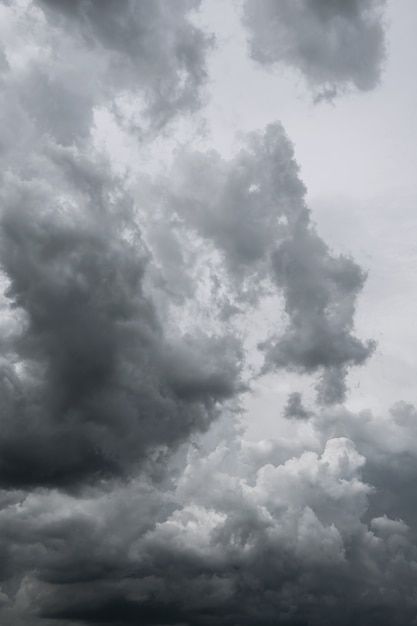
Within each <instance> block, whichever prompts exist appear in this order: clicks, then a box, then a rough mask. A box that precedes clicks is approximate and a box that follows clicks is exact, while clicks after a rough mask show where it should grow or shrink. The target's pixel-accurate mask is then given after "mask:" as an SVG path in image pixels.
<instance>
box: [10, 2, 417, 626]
mask: <svg viewBox="0 0 417 626" xmlns="http://www.w3.org/2000/svg"><path fill="white" fill-rule="evenodd" d="M208 5H210V0H208V3H207V2H200V1H199V0H178V1H177V0H176V2H170V1H168V0H166V1H164V0H139V1H133V0H132V1H131V0H126V1H125V0H122V1H121V0H117V1H116V0H97V1H95V0H74V1H72V2H70V1H68V0H37V1H31V0H19V2H16V3H13V2H9V1H5V0H4V1H3V2H1V3H0V30H1V34H2V46H3V48H4V51H3V52H2V53H1V56H0V82H1V87H2V89H1V95H0V98H1V105H2V106H1V111H2V113H1V115H2V122H3V123H2V124H1V128H0V148H1V151H0V160H1V166H2V167H1V171H0V177H1V189H0V204H1V211H0V266H1V275H0V286H1V294H0V330H1V335H0V426H1V428H0V621H1V622H2V623H5V624H10V625H11V626H23V625H25V626H45V624H51V626H82V625H84V626H88V625H90V624H91V625H93V624H96V625H97V624H99V625H103V626H104V625H106V624H107V625H109V624H110V625H114V626H127V625H128V624H141V625H142V624H143V625H144V626H148V625H149V626H150V625H152V624H154V625H155V626H168V625H172V626H211V625H212V626H237V625H239V626H281V625H282V626H285V625H287V626H323V625H326V624H328V625H329V626H335V625H340V626H351V625H352V624H358V625H359V626H412V624H415V623H416V619H417V618H416V615H417V598H416V593H415V588H416V582H417V580H416V578H417V548H416V539H417V514H416V510H415V505H414V485H415V482H416V479H417V446H416V444H415V441H416V440H417V437H416V435H417V431H416V429H417V426H416V424H417V411H416V408H415V406H414V405H413V404H412V403H410V402H404V401H398V402H396V403H395V404H393V406H392V407H391V409H390V410H389V411H381V412H379V413H378V411H371V410H366V409H363V410H360V409H356V408H354V407H352V406H349V387H350V384H351V380H350V379H349V377H350V376H351V374H352V371H354V369H355V368H356V367H358V366H363V367H366V366H367V364H368V361H369V360H370V358H371V356H372V355H373V353H374V351H375V349H376V343H375V342H374V341H373V339H372V338H371V339H368V338H367V337H366V336H363V334H364V333H362V332H360V331H359V330H358V328H357V325H356V323H355V322H356V320H355V317H356V308H357V303H358V299H359V298H360V296H361V292H362V290H363V288H364V286H365V283H366V278H367V274H366V272H365V271H364V270H363V269H362V268H361V267H360V265H359V263H357V262H356V261H355V260H354V259H353V257H352V256H350V255H349V254H348V253H343V254H340V253H339V252H338V251H337V250H334V249H333V247H332V246H330V245H329V244H328V243H326V241H325V239H324V238H323V236H322V234H321V231H320V230H319V229H318V227H317V226H316V224H315V221H314V216H313V215H312V213H311V211H310V208H309V202H308V196H307V189H306V186H305V185H304V183H303V181H302V179H301V174H300V169H299V165H298V163H297V159H296V151H295V148H294V146H293V144H292V142H291V139H290V138H289V137H288V136H287V134H286V131H285V129H284V127H283V126H282V125H281V124H280V123H279V122H276V121H272V122H271V121H269V122H271V123H266V124H265V125H263V126H262V128H256V127H255V128H253V130H252V131H250V132H246V133H240V135H239V137H238V147H237V148H236V149H232V150H230V153H229V154H227V150H224V151H222V150H221V149H219V147H218V145H217V146H215V147H210V146H209V148H207V147H206V146H207V143H210V133H209V132H208V130H207V129H208V126H209V122H208V119H207V118H206V117H205V116H206V113H207V111H206V110H205V109H204V102H205V98H206V93H207V92H206V90H207V86H209V89H213V83H212V82H210V81H211V77H210V74H209V72H210V71H213V70H212V69H211V70H210V67H212V66H211V65H210V61H209V55H210V52H211V51H212V50H213V47H214V41H215V36H214V35H213V34H212V33H210V32H209V29H208V28H207V27H206V26H203V24H206V22H207V20H208V21H209V15H210V9H211V8H212V7H210V6H208ZM219 6H220V5H219ZM382 7H383V3H382V2H373V1H371V0H369V1H365V2H362V3H359V2H354V1H352V2H351V1H350V0H349V1H348V2H344V3H341V2H331V1H326V2H324V1H315V0H314V1H312V2H309V3H307V2H302V1H300V2H298V1H297V2H295V1H294V2H287V1H286V0H282V2H281V1H280V2H272V1H270V0H265V1H264V2H262V3H255V2H252V1H251V0H246V1H245V2H244V3H243V10H244V22H245V27H246V29H247V30H248V32H249V38H250V53H251V56H252V58H254V59H255V60H257V61H259V62H260V63H261V64H265V65H274V64H275V63H277V62H280V63H281V62H282V63H284V64H286V65H287V66H291V67H294V68H297V69H298V70H299V71H301V73H302V74H303V75H304V76H305V77H306V79H307V81H308V83H309V85H310V87H311V88H312V90H313V92H314V94H315V96H317V97H330V96H331V95H332V94H333V95H334V94H336V93H338V94H341V93H342V91H344V90H345V89H346V88H347V87H349V86H352V85H353V86H354V87H356V88H358V89H359V90H362V91H366V90H368V89H371V88H372V87H374V86H375V85H376V84H377V82H378V80H379V77H380V70H381V65H382V62H383V58H384V48H385V44H384V37H385V34H384V28H383V22H382V17H381V11H382ZM218 10H220V11H221V9H218ZM234 10H235V11H238V7H236V8H235V9H234ZM199 11H201V13H198V12H199ZM220 17H221V18H222V17H223V14H221V15H220ZM236 20H237V21H238V20H240V17H239V16H238V14H237V13H236ZM219 45H221V43H219ZM242 49H243V48H242ZM246 88H247V85H246ZM278 113H279V112H278ZM191 119H193V120H194V121H195V120H197V121H198V124H197V125H196V126H195V127H194V130H193V132H194V133H195V134H194V135H192V139H191V140H190V138H189V136H187V137H185V138H184V135H186V132H185V131H184V127H181V124H183V123H185V124H186V123H187V122H189V121H190V120H191ZM103 120H104V121H103ZM196 128H198V130H196ZM128 140H129V141H130V142H131V143H130V144H129V145H130V146H131V145H132V144H133V146H134V149H132V150H131V151H130V152H129V150H125V148H126V145H127V143H128ZM126 154H128V157H126ZM297 158H298V155H297ZM148 161H149V162H148ZM147 166H148V167H147ZM336 201H337V200H335V202H336ZM288 381H289V382H288ZM262 386H264V388H266V387H268V389H269V390H270V389H271V387H272V389H273V390H274V391H275V388H276V396H280V398H279V399H280V400H282V402H281V404H280V407H281V408H279V407H278V408H276V407H272V408H273V409H274V411H275V413H274V417H273V419H274V424H273V426H274V436H272V437H263V436H261V435H259V432H260V431H259V432H256V427H257V425H258V424H257V423H258V421H259V422H261V419H262V417H263V416H262V415H261V414H260V412H261V411H263V410H264V404H262V398H261V400H259V394H262ZM311 391H312V393H311ZM251 402H252V403H253V405H252V407H253V406H254V407H255V408H251V406H250V403H251ZM275 409H276V410H275ZM251 427H252V430H251ZM254 432H255V436H254Z"/></svg>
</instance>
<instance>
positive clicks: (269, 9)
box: [243, 0, 385, 99]
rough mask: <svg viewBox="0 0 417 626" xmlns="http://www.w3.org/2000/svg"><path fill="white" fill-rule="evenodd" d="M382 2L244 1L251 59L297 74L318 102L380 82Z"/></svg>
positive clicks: (366, 0) (321, 0) (383, 42)
mask: <svg viewBox="0 0 417 626" xmlns="http://www.w3.org/2000/svg"><path fill="white" fill-rule="evenodd" d="M383 5H384V1H383V0H365V1H363V0H296V1H295V2H293V1H292V0H266V1H265V2H257V1H256V0H245V2H244V5H243V7H244V8H243V11H244V23H245V25H246V27H247V29H248V32H249V47H250V54H251V56H252V57H253V59H254V60H255V61H257V62H259V63H260V64H262V65H266V66H271V65H274V64H276V63H281V64H284V65H288V66H290V67H293V68H295V69H296V70H298V71H299V72H300V73H301V74H302V75H303V76H304V77H305V79H306V80H307V82H308V84H309V85H310V87H311V88H312V89H313V91H314V93H315V95H316V97H317V98H319V99H320V98H325V99H331V98H333V97H334V96H336V95H337V94H338V93H339V92H340V91H341V90H344V89H345V88H346V87H350V86H353V87H355V88H357V89H359V90H361V91H367V90H369V89H372V88H374V87H375V85H376V84H377V83H378V81H379V77H380V73H381V66H382V62H383V60H384V55H385V36H384V27H383V21H382V16H381V13H382V8H383Z"/></svg>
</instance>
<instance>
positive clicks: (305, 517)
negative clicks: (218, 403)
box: [0, 408, 417, 626]
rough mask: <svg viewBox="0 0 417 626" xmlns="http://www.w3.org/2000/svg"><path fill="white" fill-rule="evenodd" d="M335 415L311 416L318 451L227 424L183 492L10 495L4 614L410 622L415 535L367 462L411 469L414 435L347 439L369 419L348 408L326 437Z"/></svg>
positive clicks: (82, 619)
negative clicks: (370, 447) (399, 460)
mask: <svg viewBox="0 0 417 626" xmlns="http://www.w3.org/2000/svg"><path fill="white" fill-rule="evenodd" d="M396 410H397V409H396ZM400 411H401V415H404V410H403V408H401V409H400ZM334 418H335V416H334V415H333V419H332V417H331V415H330V414H328V415H326V414H322V415H320V416H317V418H315V419H317V422H316V423H315V424H316V425H315V428H316V427H317V430H315V434H316V436H317V439H316V442H315V444H314V446H311V445H310V446H306V445H305V443H303V442H302V440H301V438H300V439H299V441H298V442H296V441H294V440H293V441H291V442H289V441H288V442H284V441H283V442H278V441H275V442H274V441H264V442H259V443H253V442H248V441H245V440H244V439H243V440H242V439H240V441H239V439H238V438H237V437H236V435H237V434H238V432H233V431H232V430H231V429H230V428H229V435H228V436H227V435H226V434H225V430H224V429H223V430H222V429H220V430H219V432H218V433H217V436H214V441H213V437H212V441H211V442H210V440H208V439H207V438H204V439H202V440H200V442H199V446H198V447H196V446H193V447H191V448H190V449H189V451H188V455H187V457H186V459H185V462H184V463H185V464H184V466H183V467H182V468H181V472H180V474H179V475H178V479H177V480H176V481H175V486H174V487H172V486H171V487H170V486H168V485H160V486H159V487H157V486H156V485H151V484H149V483H148V482H146V481H143V480H137V481H134V482H132V483H131V484H129V485H127V486H124V487H120V488H119V489H116V490H113V491H112V492H111V493H105V494H102V495H98V496H91V495H90V496H89V495H86V496H85V497H83V498H74V497H72V496H69V495H66V496H64V495H62V494H59V493H58V492H54V491H50V492H48V493H45V492H44V493H35V494H33V495H30V496H27V497H26V498H24V499H22V495H20V494H19V493H16V494H13V495H12V494H10V495H9V496H4V502H3V508H2V512H1V514H0V528H1V531H2V532H1V536H2V537H3V538H4V542H5V543H4V544H3V547H2V550H3V554H4V559H3V561H2V563H3V576H5V577H7V575H8V573H9V572H10V571H13V572H14V574H15V576H16V577H17V579H18V580H20V583H19V585H20V586H19V593H18V594H17V596H16V600H15V601H14V602H10V601H9V600H8V596H7V595H6V596H5V608H4V614H5V616H9V619H10V616H12V619H17V617H18V615H19V614H21V613H22V611H24V610H27V607H28V606H30V607H31V609H32V611H35V612H36V613H37V615H38V616H44V617H45V618H46V617H47V618H49V619H55V620H56V623H57V624H66V623H71V624H72V623H74V624H78V623H82V624H90V623H91V624H93V623H94V624H96V623H98V624H131V623H144V624H187V625H190V626H191V625H193V626H194V625H197V626H199V625H200V624H201V625H207V624H213V625H214V624H216V625H221V626H222V625H223V624H224V625H232V624H248V625H253V624H261V625H265V626H272V624H288V625H291V626H294V625H295V624H297V625H298V624H312V625H314V626H315V625H317V626H318V625H319V624H320V625H321V624H329V625H330V624H342V625H343V626H349V625H350V624H352V623H358V624H361V625H363V626H365V625H366V626H370V625H371V626H373V625H374V624H375V626H376V625H377V624H383V625H387V626H388V625H389V624H393V625H394V626H401V625H403V624H412V623H413V619H414V616H415V614H416V611H417V601H416V598H415V592H414V589H415V584H416V575H417V569H416V566H417V560H416V559H417V551H416V548H415V545H414V531H413V530H412V528H410V526H409V524H408V523H407V522H406V521H403V520H401V519H399V518H398V517H397V516H396V515H389V514H387V513H385V512H381V510H379V507H381V506H383V505H384V504H385V498H386V496H388V495H389V493H390V491H391V486H390V485H389V484H386V485H385V486H383V485H379V488H378V490H375V488H374V487H373V485H372V484H369V483H368V482H367V481H366V477H367V476H368V477H369V474H368V473H367V470H366V466H367V463H368V462H369V461H370V462H371V464H372V463H373V462H374V461H373V458H375V457H377V456H378V455H382V453H384V454H385V455H388V459H389V458H390V456H391V454H392V449H393V448H394V447H396V448H397V452H398V453H404V452H405V450H406V448H407V449H408V450H409V453H410V454H411V457H410V458H412V463H413V464H414V468H415V467H416V460H417V457H416V451H415V449H414V448H415V446H414V448H413V447H412V446H411V445H410V444H409V443H407V442H406V440H407V439H408V441H410V435H411V431H410V430H409V428H410V427H409V426H405V425H401V426H394V427H392V428H393V430H392V435H393V436H392V437H391V442H390V444H389V446H388V447H387V445H386V444H384V443H382V442H381V443H382V446H381V444H380V443H379V441H378V432H379V426H377V421H375V423H374V425H373V426H372V425H371V426H370V425H369V421H368V425H367V426H365V428H364V429H363V430H362V436H361V437H359V439H358V447H356V445H355V444H354V443H353V442H352V440H351V439H350V438H348V437H347V436H343V435H341V434H340V433H341V432H343V431H344V432H347V430H349V422H351V420H352V419H353V422H355V421H356V423H357V428H359V429H360V428H361V424H362V423H363V416H362V418H361V416H352V415H351V416H350V417H349V419H348V415H347V414H346V413H345V414H339V416H338V417H337V429H338V430H339V436H331V435H330V436H329V435H328V434H326V430H327V429H332V428H335V419H334ZM326 424H327V426H326ZM390 428H391V427H390ZM402 428H405V429H406V430H405V431H404V432H403V433H402V432H401V429H402ZM366 430H367V431H368V433H369V437H373V440H374V442H375V441H376V445H375V451H374V453H373V454H372V453H371V454H370V455H369V459H368V461H367V459H366V457H365V456H364V451H365V448H366V438H367V437H366V435H365V432H366ZM213 434H214V433H213ZM219 434H220V437H221V439H220V440H219ZM368 442H369V439H368ZM297 446H298V449H297ZM390 447H391V452H390V450H389V448H390ZM360 450H362V452H361V451H360ZM386 459H387V456H386ZM388 464H389V461H388V460H386V461H385V465H386V466H387V465H388ZM161 487H162V488H161ZM407 496H408V494H407V492H406V491H400V492H399V493H397V494H396V498H397V503H398V501H400V500H401V497H403V498H406V497H407ZM407 521H409V520H407ZM23 573H24V574H25V576H24V577H23V578H22V574H23ZM8 589H9V586H8V585H6V588H5V590H6V592H7V590H8ZM52 623H54V622H52Z"/></svg>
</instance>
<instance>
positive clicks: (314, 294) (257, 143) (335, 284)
mask: <svg viewBox="0 0 417 626" xmlns="http://www.w3.org/2000/svg"><path fill="white" fill-rule="evenodd" d="M172 179H173V180H174V181H176V183H175V184H176V186H177V189H176V190H175V193H174V197H173V199H172V202H171V205H172V206H173V207H174V208H176V210H177V212H178V216H179V219H180V220H182V221H183V222H184V223H185V224H186V226H187V228H189V227H190V226H191V227H194V228H195V230H196V232H197V233H198V234H199V235H200V236H201V237H203V238H204V239H206V240H208V241H210V242H211V243H212V245H213V246H214V248H215V249H216V250H217V251H219V252H220V254H221V255H222V256H223V258H224V260H225V262H226V266H227V269H228V273H229V276H231V279H232V282H233V283H234V284H235V286H236V289H237V291H238V292H239V293H238V295H237V301H236V303H237V304H238V303H239V302H241V301H242V299H243V300H245V299H246V298H248V297H250V298H252V299H253V297H254V294H255V292H257V290H258V289H259V287H260V286H261V285H262V284H265V281H269V283H270V285H272V289H276V290H277V291H278V293H279V294H280V295H282V296H283V298H284V310H285V313H286V316H287V324H286V327H285V328H284V330H283V332H281V333H278V332H277V333H276V334H275V336H271V337H268V338H265V339H264V341H263V342H261V344H260V346H261V349H262V350H263V351H264V352H265V358H266V362H265V369H266V370H267V369H269V368H284V369H288V370H295V371H299V372H304V373H313V372H320V373H321V382H320V383H319V386H318V394H319V399H320V401H321V402H322V403H323V404H332V403H335V402H341V401H342V400H343V398H344V396H345V392H346V388H345V382H344V380H345V376H346V373H347V369H348V368H349V367H350V366H352V365H360V364H362V363H364V361H365V360H366V359H367V358H368V357H369V356H370V354H371V353H372V351H373V349H374V343H373V342H372V341H368V342H363V341H361V340H360V339H358V338H357V337H355V335H354V313H355V304H356V299H357V296H358V294H359V293H360V291H361V289H362V286H363V283H364V280H365V275H364V273H363V272H362V270H361V269H360V267H359V266H358V265H357V264H356V263H355V262H354V261H353V260H352V259H351V258H349V257H346V256H343V255H338V256H337V255H335V254H333V253H332V252H331V251H330V250H329V248H328V246H327V245H326V244H325V242H324V241H323V240H322V239H321V237H320V236H319V235H318V233H317V232H316V230H315V227H314V224H313V223H312V221H311V218H310V213H309V210H308V208H307V206H306V203H305V187H304V185H303V183H302V182H301V180H300V178H299V175H298V166H297V164H296V162H295V159H294V153H293V147H292V145H291V143H290V141H289V140H288V138H287V137H286V135H285V132H284V130H283V128H282V126H281V125H280V124H271V125H270V126H268V127H267V128H266V129H265V131H264V132H259V133H253V134H251V135H249V136H248V137H247V138H246V142H245V145H244V147H243V148H242V150H241V151H240V152H239V153H238V154H237V155H236V156H235V157H234V158H233V159H231V160H230V161H224V160H223V159H222V158H221V157H220V156H219V155H217V154H215V153H214V152H211V153H209V154H198V153H197V154H196V153H191V154H183V155H180V157H179V160H178V163H177V164H176V166H175V168H174V172H173V175H172ZM166 193H169V192H166ZM171 193H172V192H171ZM171 205H170V206H171ZM180 223H181V222H180ZM242 286H243V288H244V290H246V291H244V292H242ZM248 293H249V294H250V296H248ZM276 319H277V322H278V324H277V325H279V313H278V312H277V315H276Z"/></svg>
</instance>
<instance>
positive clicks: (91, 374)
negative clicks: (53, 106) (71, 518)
mask: <svg viewBox="0 0 417 626" xmlns="http://www.w3.org/2000/svg"><path fill="white" fill-rule="evenodd" d="M38 158H39V157H38ZM51 158H52V161H51V160H46V159H45V162H44V164H43V165H44V171H47V169H48V168H49V172H48V174H49V175H48V178H47V180H39V178H37V179H35V180H31V179H27V180H21V179H14V178H13V177H11V178H10V180H9V183H8V185H6V186H5V187H4V189H3V192H2V195H3V198H2V200H3V206H4V207H5V208H4V212H3V215H2V219H1V231H0V236H1V243H2V246H1V250H2V252H1V261H2V266H3V269H4V271H5V275H6V276H7V279H8V283H9V284H8V287H7V296H8V298H9V301H10V304H11V305H12V306H13V307H16V309H17V311H18V312H19V315H21V318H22V322H21V325H20V328H19V329H17V330H16V334H15V336H12V337H11V338H10V342H9V345H7V346H5V361H4V364H3V368H2V369H3V372H4V375H3V377H2V424H3V426H2V433H1V436H0V447H1V461H0V480H1V482H2V483H3V484H6V485H7V484H27V483H32V484H36V483H39V482H45V483H52V484H53V483H68V484H70V483H71V482H73V481H77V480H78V479H80V478H83V477H85V476H88V475H92V474H98V475H100V474H101V473H102V474H103V475H107V474H108V473H113V472H116V473H119V472H123V468H124V467H128V466H129V465H131V464H132V463H134V462H137V461H140V459H141V456H143V454H144V452H145V451H146V450H147V449H148V448H149V446H158V445H166V446H168V447H170V446H171V445H172V444H173V443H175V441H176V440H178V439H181V438H183V437H184V436H186V435H187V434H188V433H189V432H190V431H192V430H193V429H194V428H197V429H198V428H205V427H206V426H207V425H208V424H209V422H210V420H211V419H212V418H213V417H214V415H215V412H216V403H217V402H218V401H221V400H223V399H227V398H229V397H232V396H233V395H234V393H235V392H236V390H237V387H236V383H237V378H238V373H239V365H238V363H239V360H238V358H237V357H238V355H237V353H236V350H238V346H237V345H235V344H234V343H233V340H232V339H229V340H225V341H223V342H222V344H221V349H220V346H219V345H218V344H216V342H215V341H214V340H213V341H211V339H210V337H209V336H206V335H204V332H202V333H201V334H200V336H198V337H193V338H190V339H187V338H184V341H182V342H181V341H180V340H179V338H178V340H177V345H174V344H172V342H170V341H169V340H168V339H167V338H166V337H165V333H164V328H163V325H162V321H161V320H159V318H158V314H157V312H156V311H155V309H154V307H153V305H152V302H151V301H150V299H149V298H148V297H147V296H146V294H145V293H144V291H143V285H142V283H143V275H144V273H145V270H146V264H147V253H146V251H145V249H144V246H143V243H142V242H141V238H140V232H139V231H138V228H137V226H136V225H135V221H134V219H133V216H132V207H131V201H130V200H129V197H126V195H125V194H124V193H123V190H122V189H121V188H120V186H119V187H118V182H117V180H116V179H115V178H114V177H112V176H111V174H110V172H109V170H108V169H107V168H106V167H105V166H104V164H102V165H101V166H100V164H97V163H91V162H90V161H88V160H83V158H82V156H81V155H80V154H78V153H76V152H74V151H70V150H68V149H60V150H56V149H55V150H53V152H52V155H51ZM57 188H58V189H59V195H57V193H56V189H57ZM6 349H7V351H6ZM202 352H204V353H205V354H206V359H204V360H202V359H201V357H200V355H201V353H202ZM209 355H211V358H210V357H209Z"/></svg>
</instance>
